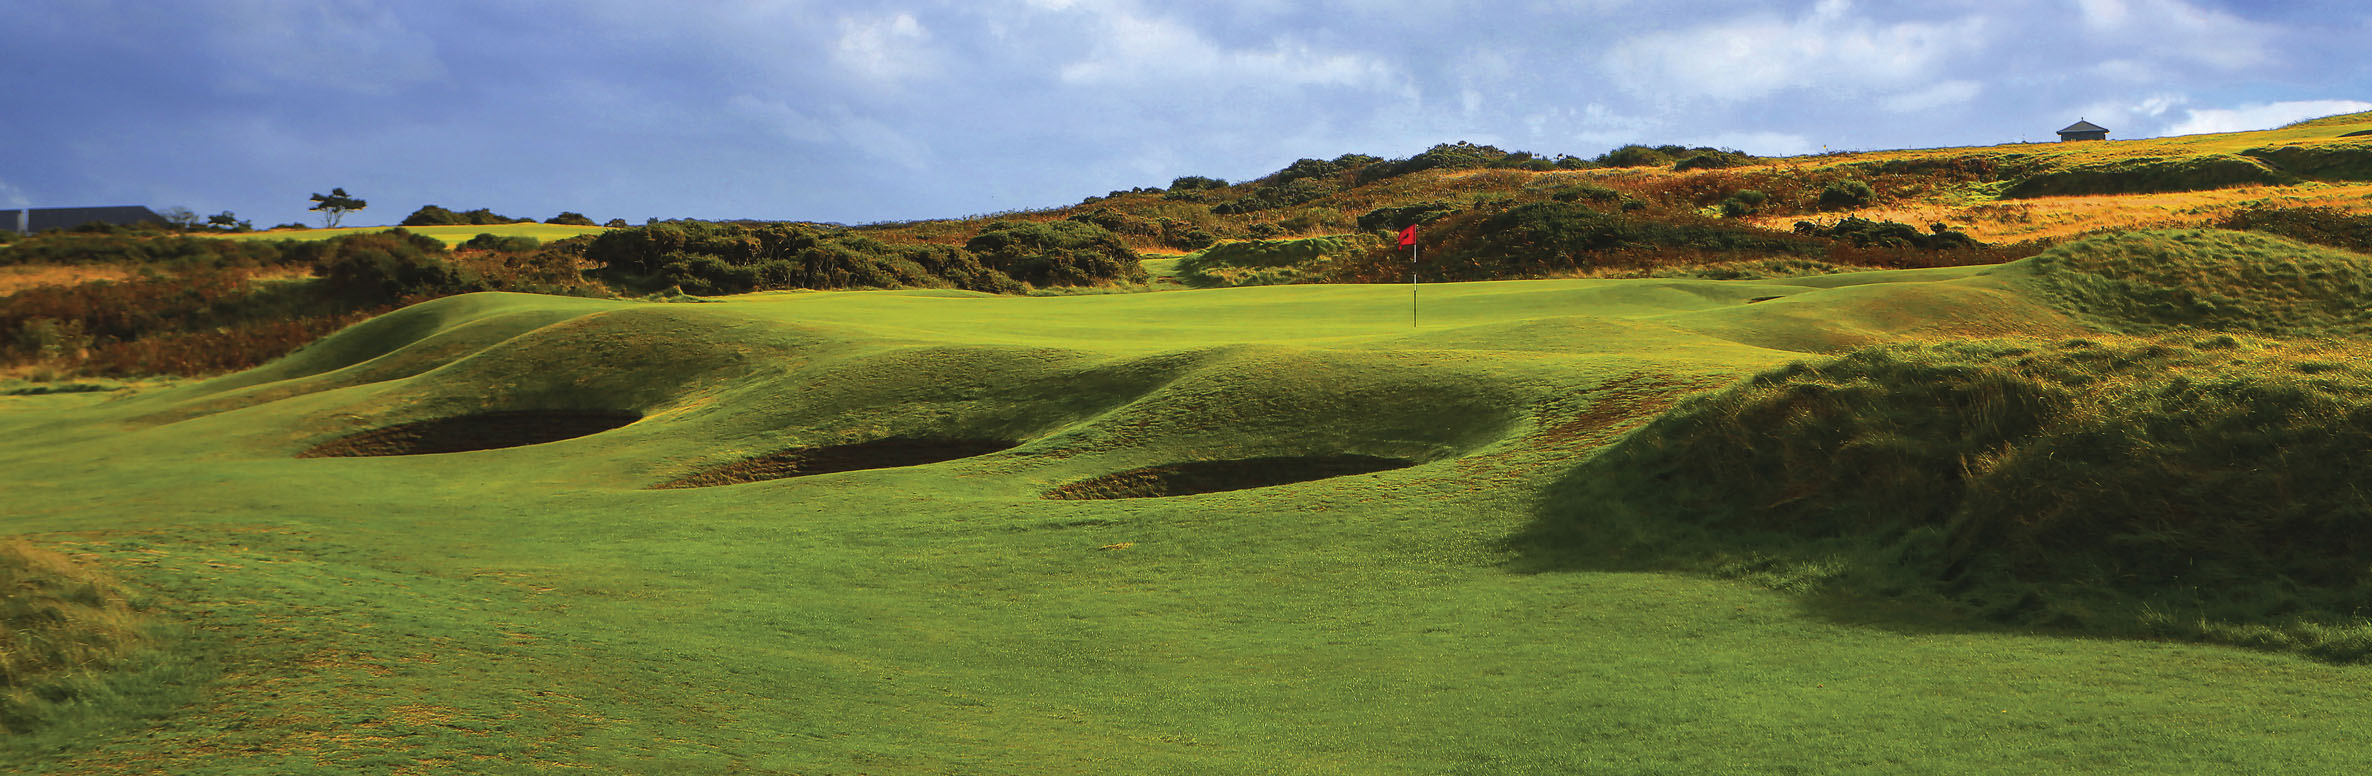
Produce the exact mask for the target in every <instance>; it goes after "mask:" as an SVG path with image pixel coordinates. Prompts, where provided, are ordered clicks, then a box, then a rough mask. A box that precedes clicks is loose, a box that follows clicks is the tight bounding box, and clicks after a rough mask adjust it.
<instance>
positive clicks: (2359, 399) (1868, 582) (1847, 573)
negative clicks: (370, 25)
mask: <svg viewBox="0 0 2372 776" xmlns="http://www.w3.org/2000/svg"><path fill="white" fill-rule="evenodd" d="M2367 355H2372V349H2367V347H2366V346H2365V345H2363V344H2361V343H2350V344H2344V345H2341V344H2325V345H2302V344H2298V343H2292V342H2284V341H2279V340H2261V339H2247V338H2236V337H2233V336H2229V335H2168V336H2160V337H2152V338H2138V339H2110V340H2106V341H2096V340H2087V339H2078V340H2069V341H2064V342H2058V343H2048V344H2046V343H2037V342H2020V341H2007V342H2005V341H1976V342H1955V343H1940V344H1932V345H1889V346H1881V347H1876V348H1869V349H1865V350H1860V351H1855V352H1853V353H1850V354H1846V355H1844V356H1840V357H1837V358H1833V359H1826V360H1821V361H1815V362H1807V363H1802V364H1797V365H1793V366H1790V367H1787V368H1785V369H1780V370H1777V371H1773V372H1768V373H1765V374H1762V375H1758V376H1756V377H1755V378H1754V379H1753V380H1751V381H1748V382H1747V383H1745V384H1742V385H1740V386H1737V387H1735V388H1731V389H1728V390H1724V391H1722V392H1719V393H1716V394H1713V395H1710V396H1706V397H1702V398H1700V399H1698V400H1695V401H1692V402H1688V403H1685V404H1683V405H1682V406H1681V407H1680V408H1678V409H1676V410H1675V411H1673V412H1672V413H1670V414H1668V415H1666V416H1665V417H1662V418H1659V419H1658V420H1656V421H1655V422H1653V423H1651V424H1649V425H1648V426H1647V427H1646V428H1644V429H1643V430H1641V431H1640V432H1639V433H1638V434H1637V435H1635V436H1633V437H1631V438H1629V439H1626V440H1625V441H1624V442H1623V443H1622V444H1620V445H1618V446H1617V447H1616V448H1615V449H1614V450H1612V451H1611V452H1609V453H1608V454H1607V455H1605V456H1602V457H1600V458H1598V459H1596V460H1593V461H1592V462H1591V463H1590V464H1588V465H1587V466H1585V467H1583V468H1581V469H1580V470H1578V471H1577V472H1576V473H1575V474H1574V475H1572V476H1571V477H1570V478H1569V479H1568V481H1567V482H1566V484H1565V485H1564V486H1563V487H1564V488H1566V492H1565V494H1564V495H1563V496H1562V497H1561V498H1559V499H1557V500H1556V502H1554V503H1553V504H1554V505H1553V506H1551V507H1550V508H1549V509H1548V510H1547V512H1546V515H1547V519H1545V520H1544V521H1543V522H1542V524H1541V525H1540V526H1539V528H1538V529H1537V531H1536V532H1535V534H1534V535H1533V536H1532V537H1531V539H1530V540H1529V541H1530V542H1531V543H1530V544H1529V545H1528V546H1529V548H1530V549H1531V550H1532V551H1533V552H1534V553H1536V555H1537V556H1538V557H1537V558H1536V560H1543V561H1545V562H1589V561H1577V560H1575V559H1577V558H1586V557H1591V556H1590V553H1592V552H1597V553H1605V552H1610V550H1609V549H1608V548H1607V547H1606V546H1605V545H1603V544H1599V540H1600V539H1601V538H1602V537H1604V536H1606V535H1609V534H1616V535H1627V536H1628V537H1629V539H1628V542H1629V543H1630V544H1631V545H1632V548H1633V549H1635V550H1639V551H1644V552H1649V553H1655V554H1661V555H1663V556H1664V557H1666V558H1668V559H1669V560H1670V561H1671V562H1675V563H1679V564H1681V565H1685V566H1692V567H1696V568H1699V569H1702V570H1706V571H1714V572H1721V573H1727V574H1736V575H1744V576H1756V577H1760V578H1763V579H1764V580H1765V581H1766V582H1769V583H1772V584H1775V585H1777V586H1780V587H1783V588H1793V589H1798V590H1800V591H1803V592H1807V593H1818V594H1826V595H1844V596H1849V597H1859V598H1872V599H1874V598H1889V597H1891V598H1897V599H1912V600H1922V601H1924V600H1930V599H1935V600H1943V601H1948V602H1950V604H1951V605H1952V606H1956V607H1961V608H1963V609H1964V610H1965V611H1968V612H1970V613H1971V614H1973V615H1976V616H1982V617H1987V618H1992V619H1996V620H2000V621H2004V622H2010V623H2017V624H2024V625H2038V626H2049V627H2055V628H2064V629H2072V630H2082V631H2086V632H2091V633H2103V634H2117V635H2145V636H2181V637H2187V638H2204V639H2211V640H2221V641H2228V642H2237V643H2243V644H2250V645H2256V646H2270V647H2277V648H2285V649H2297V650H2300V651H2304V652H2308V653H2311V654H2315V655H2318V656H2322V657H2326V658H2331V659H2337V660H2349V661H2356V660H2364V659H2366V658H2368V657H2372V623H2367V622H2366V621H2365V620H2363V618H2362V617H2363V615H2362V613H2363V612H2364V611H2366V610H2367V608H2368V607H2372V573H2368V572H2367V571H2366V567H2365V566H2364V564H2363V563H2362V558H2363V557H2364V555H2365V554H2366V552H2367V551H2372V544H2367V539H2366V537H2367V536H2372V531H2367V528H2372V499H2368V498H2367V496H2366V494H2365V492H2364V491H2363V489H2362V488H2361V487H2359V486H2358V484H2357V479H2358V476H2359V474H2358V473H2359V472H2361V471H2362V470H2363V469H2364V468H2365V467H2366V466H2372V448H2367V447H2366V446H2365V445H2364V444H2363V440H2364V439H2365V438H2367V437H2372V369H2367V368H2365V367H2363V366H2361V365H2362V364H2363V363H2364V357H2365V356H2367ZM1608 504H1620V505H1622V506H1621V507H1615V508H1610V507H1608V506H1607V505H1608ZM1602 523H1604V524H1602ZM1667 526H1681V527H1682V528H1671V527H1667ZM1601 562H1602V561H1601Z"/></svg>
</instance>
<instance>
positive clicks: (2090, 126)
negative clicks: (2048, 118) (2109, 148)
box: [2059, 121, 2108, 135]
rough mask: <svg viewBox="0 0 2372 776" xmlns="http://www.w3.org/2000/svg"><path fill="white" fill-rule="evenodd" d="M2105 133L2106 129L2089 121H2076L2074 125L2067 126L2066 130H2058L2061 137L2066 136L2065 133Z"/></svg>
mask: <svg viewBox="0 0 2372 776" xmlns="http://www.w3.org/2000/svg"><path fill="white" fill-rule="evenodd" d="M2107 131H2108V127H2104V126H2101V125H2098V124H2094V123H2092V122H2089V121H2077V122H2076V123H2073V124H2069V125H2067V128H2066V129H2062V130H2059V134H2062V135H2064V134H2067V133H2070V132H2107Z"/></svg>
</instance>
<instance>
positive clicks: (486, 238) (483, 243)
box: [454, 232, 543, 253]
mask: <svg viewBox="0 0 2372 776" xmlns="http://www.w3.org/2000/svg"><path fill="white" fill-rule="evenodd" d="M542 244H543V243H542V242H540V241H538V240H536V239H535V238H533V237H528V236H526V235H510V236H504V235H498V234H492V233H486V232H481V233H479V234H478V235H477V236H475V237H471V238H469V239H467V240H463V241H462V243H461V244H460V245H456V246H454V247H455V248H459V249H461V250H473V251H494V252H496V253H520V252H523V251H532V250H535V249H536V246H538V245H542Z"/></svg>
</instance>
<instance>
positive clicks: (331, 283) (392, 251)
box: [316, 229, 486, 305]
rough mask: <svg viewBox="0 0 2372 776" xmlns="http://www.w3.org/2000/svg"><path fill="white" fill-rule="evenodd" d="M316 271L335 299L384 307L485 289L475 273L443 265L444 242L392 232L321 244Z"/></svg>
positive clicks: (450, 264)
mask: <svg viewBox="0 0 2372 776" xmlns="http://www.w3.org/2000/svg"><path fill="white" fill-rule="evenodd" d="M319 245H321V246H322V248H321V253H320V257H319V258H318V260H317V261H318V262H319V263H318V264H317V265H316V266H317V267H318V268H319V269H318V272H319V273H320V275H321V280H322V284H323V286H324V287H325V288H326V289H327V290H328V291H329V292H330V293H331V294H332V295H334V296H335V297H337V298H340V299H344V300H347V301H349V302H352V303H355V304H360V305H373V304H388V303H394V302H399V301H404V300H416V299H424V298H431V297H438V296H445V295H448V294H458V293H464V292H469V291H483V290H486V284H485V282H484V281H482V280H480V279H479V278H478V277H477V275H476V274H475V273H471V272H467V271H464V270H463V269H461V268H460V267H456V266H454V265H453V263H452V262H450V261H447V252H446V250H445V243H444V242H443V241H441V240H438V239H436V238H434V237H429V236H427V235H422V234H416V233H413V232H407V231H404V230H402V229H392V230H388V231H385V232H367V233H363V234H353V235H345V236H341V237H337V238H334V239H330V240H323V241H321V243H319Z"/></svg>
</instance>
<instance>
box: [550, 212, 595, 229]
mask: <svg viewBox="0 0 2372 776" xmlns="http://www.w3.org/2000/svg"><path fill="white" fill-rule="evenodd" d="M544 223H547V224H560V225H563V226H593V225H594V224H593V219H590V218H586V217H585V214H583V213H579V212H576V211H573V210H570V211H564V212H562V213H561V214H560V215H556V216H553V217H551V218H549V219H546V220H545V221H544Z"/></svg>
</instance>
